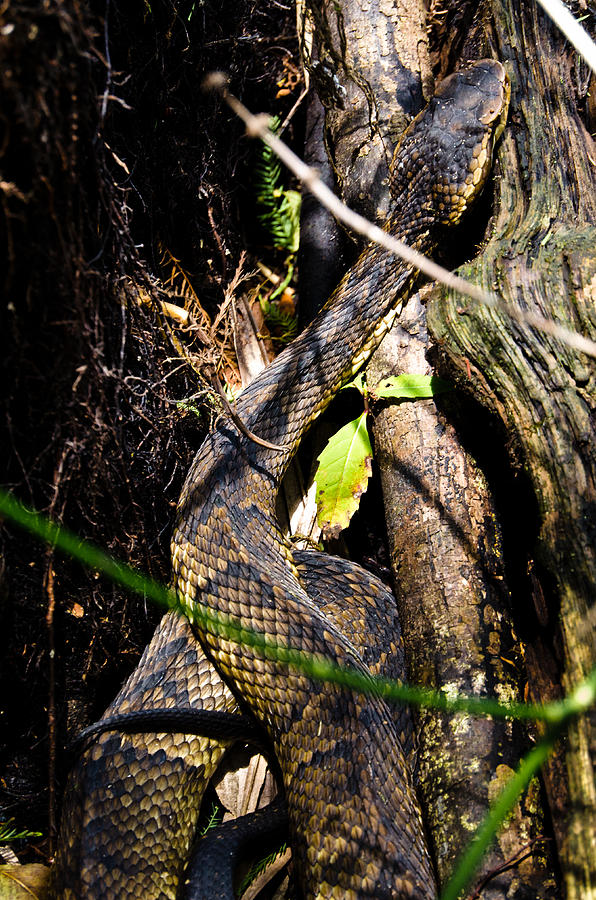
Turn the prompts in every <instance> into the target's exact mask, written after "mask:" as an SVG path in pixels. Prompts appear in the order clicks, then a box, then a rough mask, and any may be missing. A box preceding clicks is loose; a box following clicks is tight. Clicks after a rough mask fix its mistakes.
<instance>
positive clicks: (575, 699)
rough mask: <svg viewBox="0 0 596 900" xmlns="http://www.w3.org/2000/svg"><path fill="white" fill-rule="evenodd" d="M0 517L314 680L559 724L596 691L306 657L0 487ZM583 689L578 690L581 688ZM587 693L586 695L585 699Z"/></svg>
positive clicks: (593, 683) (594, 677) (590, 684)
mask: <svg viewBox="0 0 596 900" xmlns="http://www.w3.org/2000/svg"><path fill="white" fill-rule="evenodd" d="M0 516H5V517H6V518H9V519H10V520H11V521H13V522H14V523H15V524H17V525H18V526H20V527H21V528H23V529H25V530H27V531H29V532H30V533H31V534H34V535H36V536H37V537H38V538H40V539H41V540H43V541H45V542H47V543H50V544H52V545H53V546H55V547H56V548H57V549H58V550H61V551H63V552H64V553H66V554H68V555H69V556H71V557H72V558H74V559H76V560H78V561H79V562H81V563H83V564H84V565H86V566H88V567H89V568H91V569H93V570H94V571H97V572H101V573H102V574H103V575H106V576H107V577H108V578H110V579H111V580H112V581H114V582H116V583H117V584H120V585H122V586H123V587H125V588H127V589H129V590H131V591H133V592H135V593H137V594H140V595H141V596H142V597H148V598H149V599H151V600H153V601H154V602H156V603H158V604H159V605H160V606H163V607H167V608H169V609H176V610H178V611H179V612H180V613H183V614H186V615H188V616H189V618H191V619H192V620H193V621H194V622H195V623H196V624H197V625H198V626H199V628H203V629H211V630H212V631H214V632H215V633H216V634H219V635H221V636H222V637H224V638H226V639H227V640H231V641H234V642H235V643H243V644H246V645H247V646H249V647H252V648H254V649H255V650H258V651H260V652H261V653H263V655H264V656H266V657H267V658H268V659H271V660H273V661H275V662H279V663H285V664H286V665H289V666H293V667H294V668H296V669H298V670H299V671H300V672H303V673H304V674H305V675H308V676H309V677H311V678H313V679H314V680H316V681H326V682H332V683H334V684H339V685H341V686H343V687H346V688H349V689H351V690H353V691H357V692H359V693H363V694H372V695H376V696H381V697H383V698H385V699H386V700H388V701H391V702H400V703H409V704H414V705H416V706H423V707H427V708H431V709H438V710H441V711H443V712H449V713H454V712H462V713H467V714H468V715H474V716H494V717H498V718H516V719H537V720H543V721H546V722H550V723H554V724H556V723H559V722H561V721H563V720H564V719H566V718H568V717H569V716H570V715H575V714H578V713H580V712H582V711H583V710H584V709H585V708H586V698H588V699H587V703H588V705H589V704H590V703H591V702H593V699H594V693H595V691H596V669H595V670H594V671H593V672H592V673H591V675H590V677H589V678H588V679H587V680H586V682H584V684H583V685H580V686H579V687H578V688H577V689H576V691H575V692H574V694H573V695H572V696H571V697H570V698H569V699H567V700H563V701H557V702H555V703H550V704H548V705H545V706H542V705H538V704H528V703H510V704H504V703H499V701H497V700H493V699H491V698H490V697H449V696H447V695H446V694H445V693H443V692H441V691H432V690H428V689H426V688H420V687H416V686H412V685H407V684H400V683H399V682H397V681H392V680H391V679H387V678H380V677H373V676H370V675H366V674H363V673H362V672H360V671H358V670H356V669H352V668H349V667H343V666H339V665H337V663H335V662H333V661H332V660H330V659H327V658H325V657H316V656H311V655H310V654H309V653H306V652H304V651H302V650H295V649H293V648H292V647H287V646H285V645H283V644H279V643H277V642H276V641H274V640H271V639H270V638H268V637H267V636H266V635H264V634H262V633H259V632H257V631H254V630H253V629H251V628H246V627H245V626H243V625H242V624H241V623H240V622H239V621H237V620H235V619H234V618H232V617H231V616H228V615H226V614H224V613H216V612H214V611H212V610H210V609H209V608H208V607H206V606H203V605H201V604H200V603H197V604H195V605H193V608H192V609H188V608H186V607H183V605H182V604H181V603H180V602H179V600H178V597H177V596H176V593H175V592H174V591H173V590H171V589H169V588H167V587H164V586H163V585H161V584H159V583H158V582H156V581H153V579H151V578H149V577H148V576H146V575H143V574H142V573H141V572H139V571H137V570H136V569H133V568H132V567H131V566H128V565H127V564H126V563H123V562H120V561H119V560H117V559H114V558H113V557H111V556H109V555H108V554H107V553H105V552H104V551H103V550H101V549H100V548H99V547H97V546H96V545H94V544H92V543H90V542H89V541H84V540H82V539H81V538H79V537H77V536H76V535H74V534H73V533H72V532H70V531H69V530H68V529H66V528H64V527H62V526H60V525H57V524H56V523H55V522H52V521H51V520H49V519H47V518H46V517H45V516H42V515H41V514H39V513H37V512H35V511H34V510H32V509H29V508H28V507H26V506H25V505H24V504H22V503H21V502H20V501H19V500H17V499H16V498H15V497H14V496H12V495H11V494H10V493H8V492H6V491H3V490H2V489H0ZM582 691H583V693H582ZM590 698H591V700H590Z"/></svg>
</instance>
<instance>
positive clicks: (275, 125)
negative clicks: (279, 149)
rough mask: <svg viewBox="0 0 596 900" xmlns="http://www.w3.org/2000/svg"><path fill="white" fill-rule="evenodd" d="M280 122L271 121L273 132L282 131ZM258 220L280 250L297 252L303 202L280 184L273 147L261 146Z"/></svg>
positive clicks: (257, 169)
mask: <svg viewBox="0 0 596 900" xmlns="http://www.w3.org/2000/svg"><path fill="white" fill-rule="evenodd" d="M279 125H280V122H279V119H278V118H277V116H274V117H273V118H272V119H271V130H272V131H274V132H275V131H277V130H278V129H279ZM253 177H254V186H255V195H256V207H257V217H258V219H259V222H260V224H261V225H262V227H263V228H264V229H265V230H266V231H267V232H268V234H269V235H270V236H271V240H272V242H273V245H274V246H275V247H277V248H278V249H279V250H289V251H290V252H291V253H296V251H297V250H298V244H299V240H300V203H301V197H300V194H299V193H298V191H292V190H285V189H284V188H283V186H282V184H281V163H280V161H279V159H278V158H277V156H276V155H275V154H274V152H273V150H272V149H271V147H269V146H267V144H264V143H263V144H262V146H261V148H260V151H259V156H258V159H257V161H256V163H255V167H254V173H253Z"/></svg>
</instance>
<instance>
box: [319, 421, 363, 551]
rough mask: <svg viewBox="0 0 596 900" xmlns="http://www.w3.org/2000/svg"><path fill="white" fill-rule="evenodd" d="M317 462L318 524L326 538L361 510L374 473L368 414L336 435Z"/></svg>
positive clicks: (335, 533)
mask: <svg viewBox="0 0 596 900" xmlns="http://www.w3.org/2000/svg"><path fill="white" fill-rule="evenodd" d="M318 463H319V465H318V468H317V471H316V475H315V479H316V482H317V506H318V511H317V522H318V523H319V525H320V527H321V528H322V529H323V534H324V536H325V537H337V536H338V535H339V533H340V531H343V529H344V528H347V526H348V525H349V523H350V519H351V518H352V516H353V515H354V513H355V512H356V510H357V509H358V505H359V503H360V498H361V496H362V495H363V494H364V492H365V491H366V488H367V486H368V479H369V478H370V476H371V473H372V448H371V445H370V438H369V436H368V431H367V429H366V412H363V413H362V415H361V416H359V417H358V418H357V419H354V420H353V421H352V422H348V424H347V425H344V427H343V428H340V430H339V431H338V432H337V433H336V434H334V435H333V437H332V438H331V439H330V441H329V442H328V444H327V446H326V447H325V449H324V450H323V452H322V453H321V455H320V456H319V457H318Z"/></svg>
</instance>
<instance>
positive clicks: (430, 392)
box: [370, 374, 453, 400]
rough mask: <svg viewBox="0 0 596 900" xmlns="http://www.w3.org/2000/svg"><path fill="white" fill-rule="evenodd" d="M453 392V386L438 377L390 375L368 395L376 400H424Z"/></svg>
mask: <svg viewBox="0 0 596 900" xmlns="http://www.w3.org/2000/svg"><path fill="white" fill-rule="evenodd" d="M451 390H453V385H451V384H450V383H449V382H448V381H444V380H443V379H442V378H439V377H438V375H414V374H407V375H392V376H391V377H390V378H384V379H383V381H380V382H379V384H377V385H376V387H375V388H374V390H371V391H370V393H371V394H373V395H374V396H375V397H378V398H383V399H387V398H391V399H397V400H424V399H428V398H429V397H435V396H436V395H437V394H443V393H444V392H445V391H451Z"/></svg>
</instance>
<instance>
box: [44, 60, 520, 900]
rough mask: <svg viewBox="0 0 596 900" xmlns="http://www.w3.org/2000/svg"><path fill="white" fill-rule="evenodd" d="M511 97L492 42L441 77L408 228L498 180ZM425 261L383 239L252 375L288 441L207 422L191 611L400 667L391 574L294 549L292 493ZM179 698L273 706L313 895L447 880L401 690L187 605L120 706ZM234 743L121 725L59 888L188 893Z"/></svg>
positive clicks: (186, 573) (78, 804)
mask: <svg viewBox="0 0 596 900" xmlns="http://www.w3.org/2000/svg"><path fill="white" fill-rule="evenodd" d="M507 99H508V81H507V76H506V74H505V71H504V69H503V67H502V66H501V64H500V63H498V62H494V61H490V60H481V61H480V62H478V63H476V64H474V65H472V66H471V67H469V68H466V69H462V70H460V71H459V72H456V73H455V74H453V75H451V76H449V77H448V78H446V79H445V80H444V81H443V82H442V83H441V84H440V86H439V89H438V91H437V93H436V95H435V97H434V98H433V100H432V101H431V102H430V104H429V106H428V107H427V108H426V110H425V111H423V112H422V113H421V114H420V115H419V116H418V117H417V118H416V119H415V120H414V121H413V123H412V124H411V125H410V127H409V128H408V130H407V131H406V133H405V135H404V137H403V139H402V141H401V142H400V145H399V147H398V150H397V151H396V155H395V158H394V163H393V167H392V191H393V193H394V196H395V197H396V198H398V199H397V200H396V202H395V206H394V209H393V212H392V214H391V216H390V220H389V222H388V223H387V226H386V228H387V229H388V230H389V231H390V232H391V233H393V234H395V235H397V236H398V237H399V238H400V239H402V240H404V241H405V242H406V243H408V244H410V246H412V247H414V248H416V249H417V250H419V251H421V252H424V253H429V252H432V250H433V248H434V247H435V246H436V245H437V243H438V241H439V240H440V239H441V235H442V233H443V231H444V229H445V228H446V227H447V226H450V225H452V224H454V223H455V222H457V221H458V220H459V219H460V217H461V215H462V213H463V212H464V210H465V209H466V208H467V206H468V205H469V203H470V201H471V200H472V199H473V198H474V197H475V196H476V194H477V193H478V192H479V190H480V189H481V187H482V185H483V183H484V181H485V179H486V176H487V173H488V171H489V168H490V165H491V157H492V148H493V145H494V142H495V140H496V137H497V135H498V133H499V131H500V129H501V128H502V125H503V122H504V116H505V111H506V106H507ZM416 279H417V274H416V272H415V270H414V269H413V268H412V267H411V266H409V265H407V264H406V263H404V262H401V261H397V260H396V259H395V258H393V257H392V256H390V255H389V254H388V253H387V252H386V251H385V250H383V249H381V248H379V247H377V246H370V247H368V249H366V250H365V251H364V252H363V254H362V255H361V256H360V258H359V259H358V261H357V262H356V264H355V265H354V266H353V268H352V269H351V270H350V272H349V273H348V274H347V275H346V277H345V278H344V279H343V280H342V281H341V283H340V284H339V286H338V288H337V289H336V291H335V292H334V294H333V295H332V296H331V298H330V299H329V301H328V303H327V304H326V305H325V307H324V308H323V310H322V312H321V313H320V315H319V316H318V317H317V318H316V319H315V321H314V322H313V323H312V324H311V325H310V326H309V327H308V328H307V329H305V330H304V331H303V332H302V334H301V335H300V336H299V337H298V338H296V339H295V340H294V341H293V343H292V344H291V345H290V346H289V347H288V348H287V349H286V350H285V351H284V352H283V353H282V354H281V355H280V356H278V357H277V359H276V360H275V361H274V362H273V363H272V364H271V365H270V366H269V367H268V368H267V369H266V370H265V371H264V372H262V373H261V375H260V376H259V377H257V379H256V380H255V381H254V382H253V383H252V384H251V385H250V386H249V387H248V388H246V390H245V391H244V392H243V393H242V395H241V396H240V398H239V399H238V401H237V413H238V415H239V416H240V417H241V419H242V420H243V422H244V424H245V426H246V427H247V428H248V429H249V430H250V431H251V432H253V433H254V434H256V435H258V436H259V437H261V438H263V439H265V440H266V441H268V442H270V443H272V444H276V445H278V446H279V447H280V448H282V449H277V450H275V449H270V448H267V447H264V446H260V445H257V444H256V443H255V442H253V441H251V440H249V439H248V438H247V437H245V436H244V435H242V434H239V433H238V431H237V430H236V429H235V428H234V427H233V425H232V424H231V423H230V422H228V421H225V420H223V421H220V423H219V424H218V425H217V427H216V428H215V430H213V431H212V432H211V433H210V434H209V435H208V436H207V438H206V440H205V442H204V443H203V445H202V447H201V448H200V450H199V451H198V453H197V456H196V458H195V460H194V462H193V465H192V467H191V470H190V472H189V474H188V477H187V479H186V483H185V485H184V488H183V491H182V494H181V497H180V501H179V504H178V510H177V516H176V523H175V529H174V535H173V540H172V558H173V569H174V577H175V583H176V587H177V590H178V592H179V596H180V598H181V601H182V603H183V606H184V608H185V610H186V611H187V612H188V615H189V616H190V618H192V613H193V610H194V609H196V608H198V607H200V606H202V605H204V606H206V607H207V608H209V609H210V610H215V611H217V612H218V613H221V614H227V615H229V616H231V617H233V619H234V620H235V621H237V622H238V623H240V624H241V626H243V627H246V628H253V629H256V630H257V631H259V632H262V633H264V634H265V635H267V636H271V637H273V638H275V639H276V640H278V641H279V642H280V643H282V644H286V645H289V646H291V647H295V648H300V649H301V650H304V651H307V652H308V653H311V654H319V655H322V656H325V657H327V658H328V659H331V660H333V661H335V662H336V663H339V664H341V665H349V666H351V667H352V668H354V669H356V670H359V671H361V672H362V673H363V674H364V675H368V674H370V672H371V671H373V672H374V671H382V672H384V673H389V674H391V672H392V666H393V665H394V663H395V660H398V657H399V655H400V647H399V642H398V631H397V630H396V629H397V625H396V623H395V622H394V621H393V619H392V617H393V613H392V612H391V611H390V607H389V608H387V607H386V602H387V596H386V589H385V588H383V586H382V585H381V584H380V582H378V581H377V580H376V579H375V578H374V577H373V576H371V575H368V574H367V573H365V572H363V570H361V569H359V568H358V567H355V566H354V565H353V564H350V563H341V562H339V561H336V560H333V559H331V558H330V557H322V556H321V554H318V553H311V554H309V553H307V552H302V553H300V554H297V553H295V552H292V548H291V546H290V544H289V542H288V541H287V539H286V538H285V537H284V536H283V534H282V532H281V531H280V528H279V526H278V523H277V521H276V517H275V501H276V495H277V492H278V489H279V484H280V480H281V478H282V476H283V474H284V472H285V470H286V468H287V466H288V464H289V461H290V460H291V458H292V456H293V455H294V453H295V451H296V449H297V447H298V445H299V442H300V440H301V438H302V436H303V434H304V433H305V431H306V429H307V428H308V427H309V426H310V424H311V423H312V422H313V421H314V419H315V418H316V417H317V416H318V415H319V414H320V413H321V412H322V411H323V410H324V409H325V407H326V406H327V405H328V403H329V402H330V400H331V398H332V397H333V396H334V394H335V393H336V391H337V390H338V389H339V388H340V387H341V386H342V385H343V384H345V383H346V381H347V380H349V378H350V377H351V376H352V375H353V373H354V372H355V371H357V369H358V368H360V366H361V365H362V364H363V363H364V362H365V361H366V359H367V358H368V356H369V354H370V353H371V351H372V350H373V349H374V347H375V346H376V345H377V344H378V343H379V341H380V339H381V337H382V336H383V335H384V334H385V332H386V331H387V329H388V328H389V327H390V325H391V323H392V322H393V319H394V317H395V315H396V313H397V310H398V309H399V307H400V305H402V304H403V303H404V302H405V301H406V300H407V297H408V294H409V293H410V292H411V290H412V288H413V286H414V284H415V281H416ZM326 598H327V599H326ZM329 598H330V599H329ZM337 598H345V599H347V601H348V607H347V612H346V608H345V606H344V607H343V611H342V607H341V606H340V605H339V603H338V602H336V599H337ZM386 608H387V611H385V610H386ZM348 624H351V625H354V624H356V626H357V627H356V631H357V632H358V633H359V634H360V637H358V636H356V637H354V636H353V633H352V636H351V637H350V636H349V635H350V634H351V632H350V631H348V630H347V629H346V627H345V626H347V625H348ZM378 627H383V628H386V629H394V631H393V633H394V635H395V637H394V638H392V639H390V640H389V649H384V650H382V651H379V652H375V650H374V649H373V650H367V649H366V646H365V643H364V641H365V638H366V635H367V633H374V630H375V629H377V628H378ZM371 640H372V642H373V646H374V638H372V639H371ZM395 664H396V665H397V663H395ZM163 707H168V708H179V709H186V710H189V709H196V708H203V709H208V710H220V711H230V712H237V711H238V710H239V709H240V710H241V711H242V712H243V713H248V714H250V715H251V716H252V717H254V719H255V720H256V722H257V723H258V725H259V726H260V728H261V729H262V730H263V732H264V733H265V734H266V735H267V740H268V743H269V746H270V747H271V750H272V752H273V753H274V754H275V756H276V758H277V761H278V764H279V768H280V770H281V773H282V776H283V782H284V785H283V786H284V791H285V797H286V802H287V807H288V813H289V822H290V836H291V842H292V852H293V859H294V861H295V869H296V872H297V876H298V881H299V883H300V889H301V891H302V894H303V896H304V898H305V900H309V898H321V900H322V898H364V897H369V898H373V897H374V898H377V900H381V898H419V900H423V898H428V900H430V898H432V897H434V896H435V895H436V890H435V884H434V876H433V872H432V866H431V862H430V859H429V855H428V851H427V849H426V844H425V838H424V833H423V826H422V817H421V813H420V810H419V808H418V803H417V799H416V794H415V791H414V788H413V783H412V778H411V775H410V774H409V769H408V765H407V761H406V755H407V752H408V751H407V748H406V749H404V746H402V744H403V742H404V740H407V730H406V726H405V725H403V723H400V720H398V722H397V724H396V721H395V712H394V711H393V710H390V709H389V708H388V706H387V705H386V703H385V702H384V701H383V700H382V699H380V698H378V697H374V696H364V695H358V694H356V693H353V692H351V691H348V690H346V689H344V688H341V687H339V686H336V685H332V684H325V685H321V684H318V683H315V682H313V681H312V680H311V679H310V678H309V677H307V676H306V675H304V674H301V673H300V672H299V671H297V670H295V669H292V668H288V667H287V666H285V665H283V664H282V663H280V662H274V661H272V660H271V659H268V658H265V657H264V656H263V655H262V653H261V652H259V650H258V649H255V648H251V647H248V646H245V645H240V644H238V643H235V642H233V641H232V640H229V639H226V638H224V637H222V636H221V635H218V633H217V631H216V630H214V629H212V628H211V627H210V626H208V625H205V624H204V622H203V624H202V625H201V627H200V628H199V627H196V628H195V631H193V628H192V627H191V625H190V624H189V621H188V620H186V619H185V618H184V617H179V616H176V615H175V614H174V613H172V612H171V613H169V614H167V615H166V616H165V618H164V620H163V621H162V623H161V625H160V626H159V628H158V630H157V632H156V634H155V636H154V638H153V640H152V642H151V644H150V645H149V646H148V648H147V649H146V651H145V653H144V654H143V657H142V659H141V661H140V663H139V666H138V668H137V669H136V670H135V672H133V674H132V675H131V677H130V678H129V680H128V682H127V683H126V684H125V686H124V687H123V689H122V691H121V692H120V694H119V696H118V697H117V698H116V700H115V701H114V703H113V704H112V705H111V706H110V708H109V709H108V710H107V711H106V714H105V715H106V716H110V715H114V714H115V713H126V712H128V711H132V710H142V709H154V708H163ZM225 747H226V742H225V741H223V742H221V741H218V740H214V739H208V738H203V737H198V736H197V735H196V734H194V735H193V734H167V733H158V734H153V733H146V734H137V735H128V734H124V733H122V732H121V731H118V730H114V731H108V732H106V733H104V734H101V735H100V736H99V737H98V738H97V739H96V740H95V741H94V742H93V743H92V745H91V746H90V747H88V749H87V750H86V751H85V752H84V753H83V754H82V756H81V758H80V759H79V761H78V763H77V765H76V766H75V768H74V770H73V772H72V774H71V777H70V782H69V785H68V787H67V792H66V795H65V800H64V809H63V819H62V826H61V846H60V850H59V853H58V856H57V860H56V864H55V866H54V870H53V876H52V892H53V895H54V896H57V897H65V898H74V897H81V898H123V897H131V898H132V897H143V898H170V897H171V898H174V897H177V896H180V893H179V891H180V890H181V888H180V885H181V883H182V882H183V878H184V876H183V870H184V865H185V860H186V859H187V857H188V854H189V852H190V847H191V844H192V842H193V839H194V828H195V825H196V820H197V816H198V807H199V805H200V800H201V796H202V793H203V790H204V786H205V780H206V779H207V778H208V777H209V776H210V774H211V773H212V772H213V770H214V769H215V767H216V766H217V764H218V762H219V760H220V759H221V756H222V754H223V752H224V751H225Z"/></svg>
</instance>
